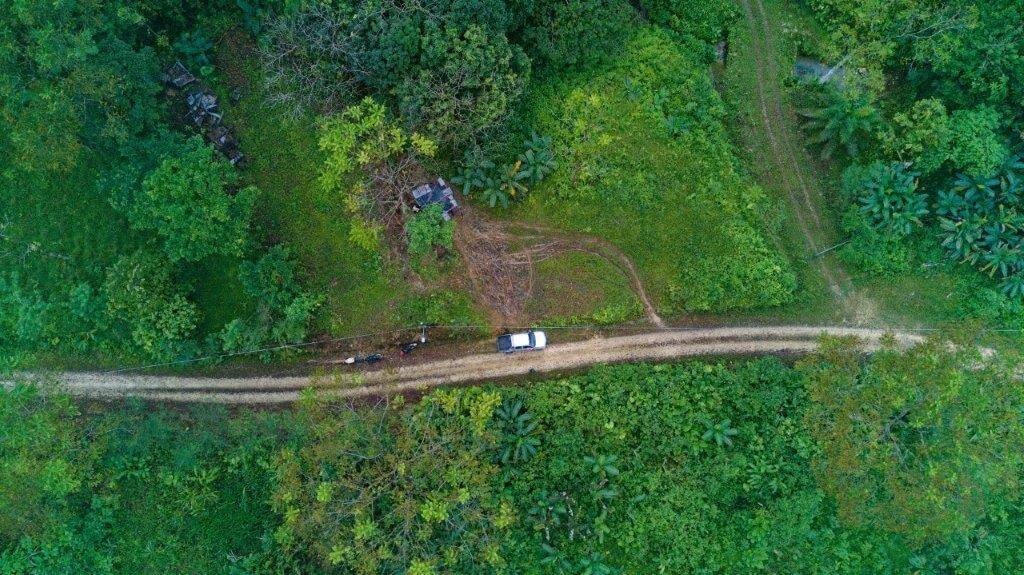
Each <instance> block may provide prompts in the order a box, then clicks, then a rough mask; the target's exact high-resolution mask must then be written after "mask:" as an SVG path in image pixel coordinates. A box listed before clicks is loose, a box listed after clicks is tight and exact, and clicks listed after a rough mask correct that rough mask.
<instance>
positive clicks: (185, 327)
mask: <svg viewBox="0 0 1024 575" xmlns="http://www.w3.org/2000/svg"><path fill="white" fill-rule="evenodd" d="M103 291H104V293H105V294H106V298H107V313H109V314H110V316H111V317H112V318H114V319H116V320H118V321H120V322H121V323H122V324H123V325H125V326H127V328H128V331H129V333H130V334H131V339H132V341H133V342H134V344H135V345H136V346H137V348H138V351H139V352H141V354H142V355H145V356H148V357H150V358H152V359H155V360H168V359H176V358H178V357H180V356H182V355H187V354H188V353H189V351H190V350H191V348H192V342H191V341H190V336H191V335H192V333H193V331H194V330H195V328H196V325H197V323H198V321H199V312H198V310H196V308H195V306H194V305H193V304H192V303H190V302H189V301H188V300H187V299H185V296H184V295H182V293H181V292H180V291H179V288H178V287H177V286H176V285H175V278H174V274H173V268H172V267H171V264H170V263H169V262H168V261H167V260H166V259H164V258H163V257H161V256H160V255H157V254H154V253H149V252H146V251H138V252H135V253H134V254H131V255H127V256H123V257H121V258H120V259H118V260H117V262H116V263H115V264H114V265H113V266H111V267H110V269H109V270H107V279H106V282H105V283H104V285H103Z"/></svg>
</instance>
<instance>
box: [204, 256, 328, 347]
mask: <svg viewBox="0 0 1024 575" xmlns="http://www.w3.org/2000/svg"><path fill="white" fill-rule="evenodd" d="M238 279H239V281H240V282H241V284H242V287H243V288H244V290H245V294H246V295H247V296H249V298H250V299H251V300H252V302H253V304H254V307H255V311H254V313H253V314H252V315H250V316H249V317H245V318H237V319H235V320H233V321H231V322H230V323H228V325H227V326H225V327H224V330H223V332H221V340H222V342H223V346H224V350H225V351H228V352H248V351H254V350H257V349H259V348H261V347H263V346H265V345H267V344H276V345H283V344H290V343H292V344H293V343H301V342H303V341H305V339H306V334H307V328H308V325H309V321H310V318H311V317H312V314H313V311H314V310H315V309H316V308H317V306H319V305H320V301H321V298H319V297H316V296H312V295H309V294H305V293H303V292H302V291H301V289H300V288H299V285H298V282H297V280H296V277H295V262H294V261H293V260H292V259H291V257H290V254H289V253H288V249H287V248H285V247H283V246H274V247H272V248H270V249H269V250H267V253H266V254H264V255H263V257H261V258H260V259H259V260H257V261H255V262H253V261H245V262H242V265H241V266H240V267H239V269H238ZM262 357H263V360H264V361H270V359H271V358H272V357H273V356H272V355H271V354H269V353H264V354H262Z"/></svg>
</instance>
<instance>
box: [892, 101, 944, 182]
mask: <svg viewBox="0 0 1024 575" xmlns="http://www.w3.org/2000/svg"><path fill="white" fill-rule="evenodd" d="M893 127H894V128H895V131H896V133H895V136H894V137H895V141H894V142H892V144H891V148H892V149H891V153H893V154H895V155H896V156H897V157H899V158H901V159H903V160H904V161H907V162H910V163H911V164H913V166H914V169H915V170H918V171H920V172H921V173H922V174H930V173H932V172H934V171H936V170H938V169H939V168H940V167H941V166H942V165H943V164H944V163H945V162H946V160H948V159H949V155H950V143H951V141H952V130H951V128H950V119H949V114H948V113H947V112H946V106H945V105H944V104H943V103H942V100H940V99H938V98H927V99H924V100H918V101H916V102H914V105H913V107H911V109H910V110H908V111H907V112H897V113H896V114H895V115H894V116H893Z"/></svg>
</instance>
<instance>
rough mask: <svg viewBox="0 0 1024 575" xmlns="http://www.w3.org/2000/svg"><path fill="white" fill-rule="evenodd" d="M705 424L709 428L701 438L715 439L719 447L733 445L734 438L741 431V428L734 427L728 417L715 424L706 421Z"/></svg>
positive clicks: (705, 439)
mask: <svg viewBox="0 0 1024 575" xmlns="http://www.w3.org/2000/svg"><path fill="white" fill-rule="evenodd" d="M704 425H705V427H706V428H707V429H706V430H705V431H704V435H703V436H701V438H702V439H703V440H704V441H714V442H715V443H716V444H717V445H718V446H719V447H724V446H727V445H732V438H733V437H735V436H737V435H739V433H740V432H739V430H737V429H735V428H733V427H732V422H731V421H730V420H728V419H723V420H722V421H719V422H718V423H715V424H712V423H711V422H709V421H706V422H704Z"/></svg>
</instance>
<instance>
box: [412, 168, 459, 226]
mask: <svg viewBox="0 0 1024 575" xmlns="http://www.w3.org/2000/svg"><path fill="white" fill-rule="evenodd" d="M410 195H411V196H412V201H413V208H412V209H413V211H414V212H418V211H420V210H422V209H424V208H426V207H427V206H429V205H431V204H440V205H441V215H442V216H444V219H445V220H450V219H452V217H454V216H455V215H457V214H458V210H459V203H458V202H457V201H455V192H453V191H452V188H451V187H450V186H449V185H448V184H447V183H445V181H444V180H443V179H441V178H438V179H437V181H436V182H430V183H427V184H423V185H421V186H417V187H415V188H413V190H412V192H410Z"/></svg>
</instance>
